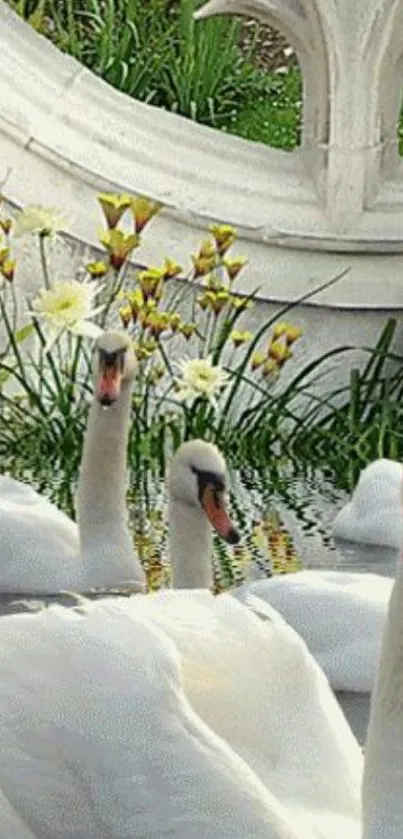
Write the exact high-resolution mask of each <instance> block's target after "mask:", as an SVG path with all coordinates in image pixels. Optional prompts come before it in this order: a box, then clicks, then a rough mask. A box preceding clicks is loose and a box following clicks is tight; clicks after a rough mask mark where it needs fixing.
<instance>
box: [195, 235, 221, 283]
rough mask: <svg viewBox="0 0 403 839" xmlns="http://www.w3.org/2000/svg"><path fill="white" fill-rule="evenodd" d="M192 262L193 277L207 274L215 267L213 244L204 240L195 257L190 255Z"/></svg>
mask: <svg viewBox="0 0 403 839" xmlns="http://www.w3.org/2000/svg"><path fill="white" fill-rule="evenodd" d="M192 262H193V267H194V275H195V277H196V278H197V277H204V276H205V275H206V274H209V273H210V271H212V269H213V268H215V266H216V265H217V254H216V249H215V247H214V244H213V242H210V240H209V239H205V240H204V241H203V242H202V243H201V245H200V248H199V250H198V253H197V254H196V256H195V255H194V254H193V255H192Z"/></svg>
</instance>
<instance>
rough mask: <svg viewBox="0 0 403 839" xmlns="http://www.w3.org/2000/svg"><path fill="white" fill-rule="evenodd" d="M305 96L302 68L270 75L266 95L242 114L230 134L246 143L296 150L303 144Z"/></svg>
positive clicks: (250, 103) (236, 119) (253, 100)
mask: <svg viewBox="0 0 403 839" xmlns="http://www.w3.org/2000/svg"><path fill="white" fill-rule="evenodd" d="M301 96H302V93H301V73H300V70H299V67H297V66H292V67H290V68H289V69H288V70H287V72H286V73H284V75H274V74H269V75H268V76H267V82H266V89H265V91H264V93H261V94H260V95H258V96H257V99H256V98H254V99H251V100H250V101H249V102H247V103H246V104H245V105H243V106H242V107H241V108H240V109H239V110H238V113H237V115H236V116H235V117H234V119H233V120H232V121H231V122H230V123H229V125H228V130H229V131H230V132H231V134H237V135H238V136H239V137H244V138H245V139H246V140H255V141H256V142H260V143H266V144H267V145H268V146H274V147H276V148H280V149H293V148H295V146H297V145H298V144H299V133H300V123H301V108H302V105H301Z"/></svg>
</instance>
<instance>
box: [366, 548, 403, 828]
mask: <svg viewBox="0 0 403 839" xmlns="http://www.w3.org/2000/svg"><path fill="white" fill-rule="evenodd" d="M402 784H403V568H402V559H401V561H400V564H399V568H398V573H397V578H396V582H395V584H394V588H393V591H392V595H391V598H390V604H389V611H388V616H387V620H386V625H385V630H384V635H383V641H382V647H381V656H380V660H379V668H378V673H377V678H376V684H375V688H374V691H373V694H372V698H371V714H370V722H369V728H368V738H367V744H366V758H365V770H364V782H363V810H364V819H363V821H364V825H363V834H362V839H401V837H402V835H403V798H402Z"/></svg>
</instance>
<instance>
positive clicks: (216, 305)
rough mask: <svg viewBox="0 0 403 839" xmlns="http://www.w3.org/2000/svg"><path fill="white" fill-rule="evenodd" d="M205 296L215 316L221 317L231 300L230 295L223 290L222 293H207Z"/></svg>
mask: <svg viewBox="0 0 403 839" xmlns="http://www.w3.org/2000/svg"><path fill="white" fill-rule="evenodd" d="M204 296H205V298H206V300H207V301H208V305H209V307H210V309H211V310H212V311H213V312H214V314H215V315H219V314H220V312H222V310H223V309H224V307H225V306H226V305H227V303H228V301H229V300H230V294H229V292H228V291H227V290H226V289H222V290H221V291H206V292H205V293H204Z"/></svg>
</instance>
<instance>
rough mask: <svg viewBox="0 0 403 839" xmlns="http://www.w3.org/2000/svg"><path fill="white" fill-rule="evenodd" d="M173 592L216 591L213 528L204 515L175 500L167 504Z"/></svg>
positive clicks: (199, 509) (171, 499) (195, 508)
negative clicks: (182, 589) (213, 562)
mask: <svg viewBox="0 0 403 839" xmlns="http://www.w3.org/2000/svg"><path fill="white" fill-rule="evenodd" d="M168 521H169V550H170V558H171V568H172V584H173V587H174V588H189V589H194V588H204V589H212V588H213V568H212V549H213V540H212V533H211V527H210V525H209V522H208V521H207V518H206V515H205V513H204V511H203V510H202V509H201V508H199V507H195V506H193V505H190V504H184V503H183V502H181V501H179V500H178V499H175V498H170V499H169V502H168Z"/></svg>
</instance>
